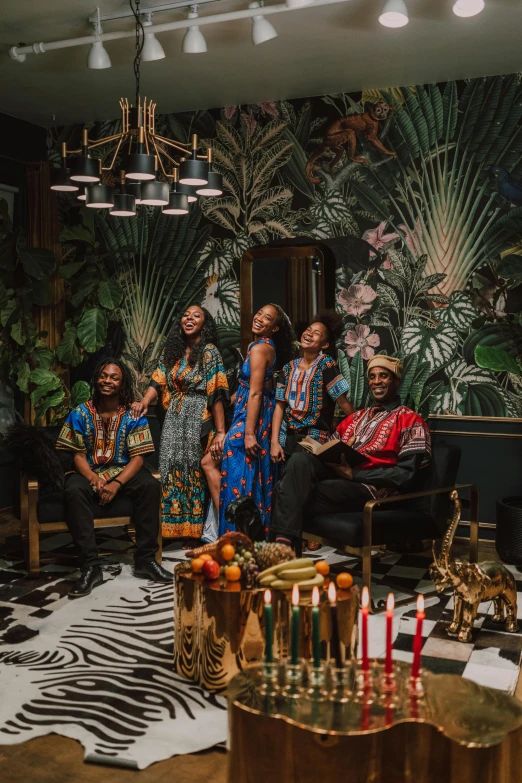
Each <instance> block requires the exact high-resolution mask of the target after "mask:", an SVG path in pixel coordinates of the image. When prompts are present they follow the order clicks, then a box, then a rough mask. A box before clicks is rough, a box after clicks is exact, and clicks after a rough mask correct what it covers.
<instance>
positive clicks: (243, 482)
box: [219, 304, 295, 535]
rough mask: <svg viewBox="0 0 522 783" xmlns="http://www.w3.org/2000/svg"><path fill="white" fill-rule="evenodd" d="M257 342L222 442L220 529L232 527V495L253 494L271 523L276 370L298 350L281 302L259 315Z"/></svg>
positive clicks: (254, 328)
mask: <svg viewBox="0 0 522 783" xmlns="http://www.w3.org/2000/svg"><path fill="white" fill-rule="evenodd" d="M252 333H253V336H254V342H252V343H251V344H250V346H249V348H248V353H247V356H246V359H245V362H244V364H243V367H242V369H241V375H240V377H239V385H238V390H237V394H236V401H235V405H234V416H233V419H232V426H231V427H230V430H229V432H228V434H227V436H226V439H225V443H224V446H223V463H222V466H221V489H220V495H219V534H220V535H223V533H226V532H227V531H228V530H231V529H233V525H231V524H230V523H228V522H227V521H226V520H225V511H226V509H227V506H228V504H229V503H230V501H232V500H236V499H237V498H239V497H242V496H245V495H247V496H250V497H252V498H253V500H254V502H255V504H256V506H257V507H258V509H259V512H260V514H261V521H262V523H263V525H264V526H265V527H266V528H268V527H269V525H270V513H271V510H272V492H273V487H274V465H273V464H272V461H271V459H270V440H271V430H272V416H273V414H274V409H275V389H274V384H273V374H274V371H275V370H276V369H278V368H279V367H282V366H283V365H284V364H286V363H287V362H288V361H289V360H290V359H292V357H293V354H294V341H295V337H294V334H293V330H292V326H291V324H290V321H289V319H288V316H287V315H286V313H285V312H284V310H282V308H281V307H279V305H275V304H268V305H265V306H264V307H262V308H261V309H260V310H259V311H258V312H257V313H256V315H255V316H254V320H253V322H252Z"/></svg>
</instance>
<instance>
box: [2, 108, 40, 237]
mask: <svg viewBox="0 0 522 783" xmlns="http://www.w3.org/2000/svg"><path fill="white" fill-rule="evenodd" d="M0 138H1V139H2V146H1V153H0V184H3V185H12V186H13V187H16V188H18V189H19V193H18V194H17V195H16V197H15V207H14V220H13V223H14V225H15V226H19V225H22V226H27V184H26V175H25V165H26V163H31V162H33V161H40V160H47V131H46V129H45V128H41V127H40V126H39V125H32V124H31V123H30V122H25V120H18V119H16V117H10V116H9V115H8V114H0Z"/></svg>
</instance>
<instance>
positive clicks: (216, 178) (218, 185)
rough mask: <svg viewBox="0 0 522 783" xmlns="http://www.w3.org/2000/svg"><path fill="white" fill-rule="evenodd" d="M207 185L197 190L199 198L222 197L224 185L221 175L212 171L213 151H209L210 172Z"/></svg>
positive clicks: (208, 172)
mask: <svg viewBox="0 0 522 783" xmlns="http://www.w3.org/2000/svg"><path fill="white" fill-rule="evenodd" d="M207 180H208V182H207V184H206V185H202V186H201V187H199V188H196V193H197V194H198V196H222V195H223V184H222V180H221V175H220V174H216V172H215V171H212V150H211V149H209V151H208V171H207Z"/></svg>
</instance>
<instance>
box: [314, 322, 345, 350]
mask: <svg viewBox="0 0 522 783" xmlns="http://www.w3.org/2000/svg"><path fill="white" fill-rule="evenodd" d="M311 323H313V324H315V323H317V324H322V325H323V326H324V328H325V330H326V339H327V340H328V343H329V346H328V348H327V350H326V353H329V354H330V355H331V356H333V358H334V359H335V358H336V355H337V349H336V347H335V344H336V342H337V340H338V339H339V337H340V336H341V334H342V332H343V319H342V316H340V315H339V313H336V312H335V310H320V311H319V312H318V313H316V314H315V315H314V317H313V319H312V321H311Z"/></svg>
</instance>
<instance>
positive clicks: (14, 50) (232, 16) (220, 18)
mask: <svg viewBox="0 0 522 783" xmlns="http://www.w3.org/2000/svg"><path fill="white" fill-rule="evenodd" d="M346 2H350V0H315V2H314V3H313V5H310V6H307V7H306V8H307V9H308V10H309V9H310V8H313V7H322V6H327V5H338V4H340V3H346ZM302 10H305V9H303V8H301V7H298V8H288V6H287V5H285V4H281V5H269V6H264V8H263V16H269V15H270V14H280V13H285V12H286V13H297V12H299V11H302ZM258 13H259V9H256V8H245V9H244V10H243V11H231V12H230V13H226V14H213V15H211V16H201V17H199V19H198V27H202V26H203V25H207V24H219V23H220V22H232V21H235V20H236V19H251V18H252V17H253V16H257V15H258ZM192 25H193V20H192V19H181V20H180V21H179V22H165V23H164V24H154V25H152V27H148V28H147V32H148V33H167V32H170V31H171V30H185V29H186V28H187V27H191V26H192ZM135 35H136V31H135V30H134V29H133V30H127V31H125V32H119V33H103V34H102V35H100V36H99V37H96V36H95V35H87V36H84V37H82V38H68V39H66V40H64V41H51V42H49V43H35V44H32V46H12V47H11V48H10V49H9V55H10V56H11V57H12V58H13V60H18V61H19V62H23V61H24V60H25V55H27V54H42V53H44V52H51V51H54V50H55V49H70V48H71V47H73V46H86V45H87V44H92V43H94V41H97V40H100V41H103V42H105V41H117V40H120V39H122V38H134V37H135Z"/></svg>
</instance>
